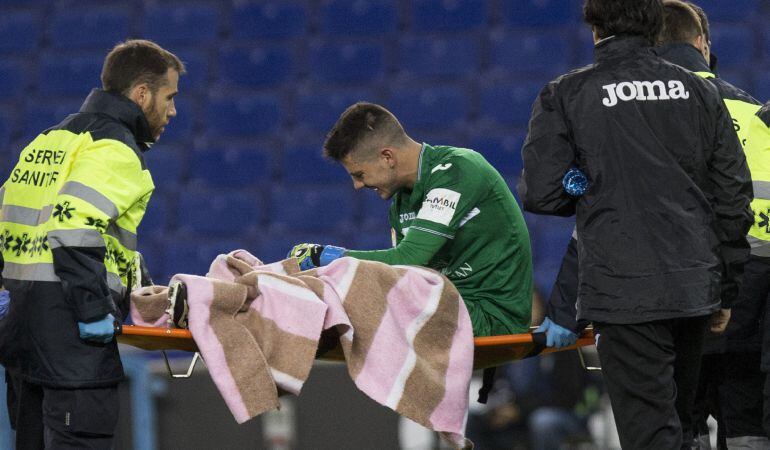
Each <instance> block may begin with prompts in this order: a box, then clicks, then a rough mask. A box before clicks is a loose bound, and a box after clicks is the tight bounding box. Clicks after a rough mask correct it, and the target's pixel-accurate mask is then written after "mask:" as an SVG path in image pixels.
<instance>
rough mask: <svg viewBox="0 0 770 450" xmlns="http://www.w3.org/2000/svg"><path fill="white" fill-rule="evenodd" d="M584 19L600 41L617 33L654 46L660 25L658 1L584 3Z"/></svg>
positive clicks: (631, 0)
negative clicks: (646, 41)
mask: <svg viewBox="0 0 770 450" xmlns="http://www.w3.org/2000/svg"><path fill="white" fill-rule="evenodd" d="M583 18H584V19H585V21H586V22H588V23H589V24H591V25H592V26H593V27H594V28H596V33H597V35H598V36H599V38H600V39H604V38H606V37H609V36H613V35H616V34H632V35H639V36H644V37H645V38H647V40H648V41H650V45H654V44H655V42H656V41H657V37H658V33H659V32H660V28H661V26H663V4H662V3H661V0H586V1H585V4H584V5H583Z"/></svg>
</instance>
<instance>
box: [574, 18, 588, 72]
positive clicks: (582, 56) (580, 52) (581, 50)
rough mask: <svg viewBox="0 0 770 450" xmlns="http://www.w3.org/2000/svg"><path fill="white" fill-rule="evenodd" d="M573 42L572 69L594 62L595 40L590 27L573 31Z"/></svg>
mask: <svg viewBox="0 0 770 450" xmlns="http://www.w3.org/2000/svg"><path fill="white" fill-rule="evenodd" d="M570 41H571V50H570V51H571V53H572V58H571V59H570V64H571V67H570V68H571V69H572V68H577V67H582V66H585V65H588V64H593V62H594V39H593V36H592V34H591V29H590V28H588V27H579V28H578V29H577V30H573V34H572V37H571V38H570Z"/></svg>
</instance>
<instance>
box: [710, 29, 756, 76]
mask: <svg viewBox="0 0 770 450" xmlns="http://www.w3.org/2000/svg"><path fill="white" fill-rule="evenodd" d="M756 41H757V39H756V37H755V36H754V34H753V33H752V32H751V30H750V29H748V28H747V27H745V26H744V25H734V24H726V23H714V22H712V23H711V48H712V49H713V51H714V53H716V54H717V55H718V56H719V65H720V67H722V68H726V67H729V66H734V67H736V68H742V69H744V70H745V68H746V67H747V66H749V65H751V64H752V63H753V60H752V58H753V56H754V43H755V42H756ZM757 44H758V42H757Z"/></svg>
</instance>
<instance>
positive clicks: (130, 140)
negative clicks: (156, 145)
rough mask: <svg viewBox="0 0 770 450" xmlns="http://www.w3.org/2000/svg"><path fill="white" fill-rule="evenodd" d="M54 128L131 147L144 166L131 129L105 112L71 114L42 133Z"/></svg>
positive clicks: (142, 157)
mask: <svg viewBox="0 0 770 450" xmlns="http://www.w3.org/2000/svg"><path fill="white" fill-rule="evenodd" d="M54 130H64V131H69V132H70V133H73V134H82V133H88V134H90V136H91V139H92V140H93V141H94V142H97V141H104V140H109V141H114V142H118V143H120V144H123V145H125V146H126V147H128V148H129V149H131V150H132V151H133V152H134V153H135V154H136V156H137V158H139V161H140V162H141V163H142V166H144V156H143V154H142V151H141V149H140V148H139V146H138V145H137V142H136V138H135V137H134V135H133V133H131V130H129V129H128V127H127V126H126V125H124V124H123V123H121V122H120V121H119V120H116V119H115V118H113V117H110V116H108V115H106V114H99V113H91V112H78V113H75V114H71V115H69V116H67V117H66V118H65V119H64V120H63V121H61V122H60V123H59V124H58V125H56V126H54V127H51V128H49V129H47V130H45V131H44V132H43V133H49V132H50V131H54ZM118 145H119V144H118Z"/></svg>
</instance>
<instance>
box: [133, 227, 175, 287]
mask: <svg viewBox="0 0 770 450" xmlns="http://www.w3.org/2000/svg"><path fill="white" fill-rule="evenodd" d="M165 245H166V242H165V241H164V240H163V239H159V238H155V237H150V236H148V235H147V234H146V233H142V232H141V231H140V232H139V242H138V246H137V249H138V250H139V253H141V254H142V257H143V258H144V262H145V264H146V267H147V269H148V270H149V271H150V277H151V278H152V282H153V283H154V284H164V285H166V284H168V278H165V275H166V274H165V264H164V259H165V258H164V256H165V255H164V249H165Z"/></svg>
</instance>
